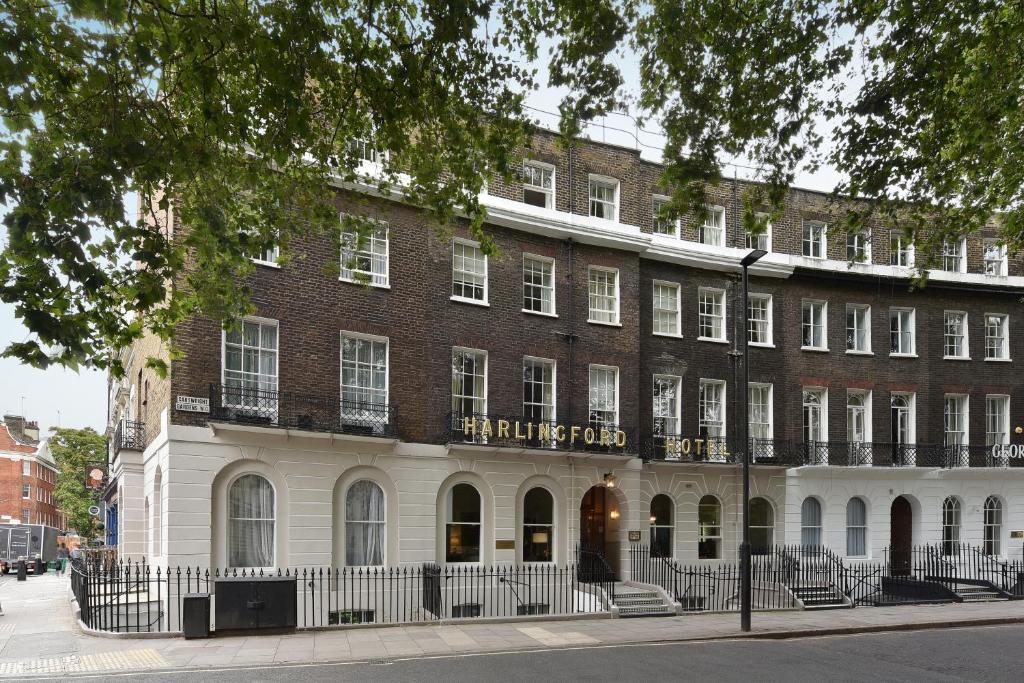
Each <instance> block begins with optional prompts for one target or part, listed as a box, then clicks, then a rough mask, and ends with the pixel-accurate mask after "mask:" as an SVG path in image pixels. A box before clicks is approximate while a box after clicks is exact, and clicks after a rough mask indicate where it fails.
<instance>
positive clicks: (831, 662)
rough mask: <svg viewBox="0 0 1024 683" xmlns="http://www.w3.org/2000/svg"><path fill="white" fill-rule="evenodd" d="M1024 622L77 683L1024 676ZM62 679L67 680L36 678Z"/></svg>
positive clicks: (983, 678) (197, 672)
mask: <svg viewBox="0 0 1024 683" xmlns="http://www.w3.org/2000/svg"><path fill="white" fill-rule="evenodd" d="M1022 646H1024V626H1020V625H1014V626H993V627H983V628H962V629H943V630H930V631H914V632H894V633H875V634H865V635H859V636H826V637H820V638H801V639H794V640H781V641H779V640H745V641H738V640H732V641H708V642H690V643H677V644H665V645H643V646H632V647H630V646H609V647H586V648H572V649H560V650H545V651H540V652H538V651H532V652H511V653H500V654H488V655H475V656H460V657H435V658H415V659H399V660H396V661H393V662H387V661H381V662H376V663H365V662H364V663H357V664H338V665H329V664H328V665H321V664H317V665H295V666H275V667H266V666H261V667H258V668H252V669H246V668H241V669H210V670H190V671H173V672H171V671H167V672H152V673H146V674H124V675H110V674H102V675H100V674H97V675H78V676H75V680H76V681H89V680H104V681H112V682H119V681H140V682H141V681H145V682H146V683H163V682H165V681H166V682H167V683H183V682H185V681H188V682H190V683H191V682H192V681H217V682H218V683H260V682H262V681H268V682H269V681H273V682H278V681H287V682H288V683H306V682H313V681H529V682H530V683H537V682H539V681H569V680H573V681H609V680H613V681H656V680H676V681H678V680H693V681H716V682H718V681H737V682H742V683H751V682H752V681H786V682H787V683H791V682H794V681H813V682H814V683H820V682H821V681H829V682H830V683H831V682H832V681H1021V680H1024V656H1022ZM33 680H64V679H56V678H51V679H46V678H43V679H39V678H37V679H33Z"/></svg>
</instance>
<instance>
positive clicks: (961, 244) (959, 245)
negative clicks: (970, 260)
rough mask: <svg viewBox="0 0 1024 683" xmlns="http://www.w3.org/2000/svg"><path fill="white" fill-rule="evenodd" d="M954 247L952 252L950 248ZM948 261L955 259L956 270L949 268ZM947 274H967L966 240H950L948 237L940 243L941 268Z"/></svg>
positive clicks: (961, 238)
mask: <svg viewBox="0 0 1024 683" xmlns="http://www.w3.org/2000/svg"><path fill="white" fill-rule="evenodd" d="M952 246H955V247H956V250H955V251H954V250H953V249H952V248H951V247H952ZM949 259H956V268H950V267H949V266H950V261H949ZM941 270H944V271H946V272H948V273H966V272H967V238H966V237H958V238H956V240H950V239H949V238H948V237H947V238H946V239H944V240H943V241H942V268H941Z"/></svg>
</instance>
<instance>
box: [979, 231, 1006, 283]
mask: <svg viewBox="0 0 1024 683" xmlns="http://www.w3.org/2000/svg"><path fill="white" fill-rule="evenodd" d="M989 247H995V248H996V251H997V252H998V258H995V259H992V258H989V254H988V250H989ZM981 259H982V272H983V273H984V274H985V275H988V276H989V277H1006V275H1007V265H1008V264H1007V257H1006V245H1005V244H1000V242H999V240H996V239H986V240H984V241H983V242H982V247H981ZM993 264H994V265H995V268H994V269H993V268H992V266H993Z"/></svg>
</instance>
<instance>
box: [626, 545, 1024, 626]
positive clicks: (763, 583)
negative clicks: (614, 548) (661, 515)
mask: <svg viewBox="0 0 1024 683" xmlns="http://www.w3.org/2000/svg"><path fill="white" fill-rule="evenodd" d="M629 556H630V569H631V578H632V579H633V580H634V581H640V582H643V583H651V584H655V585H658V586H661V587H662V588H664V589H665V590H666V591H668V593H669V594H670V595H672V596H674V598H675V599H676V600H677V601H678V602H679V603H680V604H681V605H682V607H683V609H684V610H687V611H713V612H718V611H732V610H737V609H739V583H738V582H739V576H740V574H739V572H740V565H739V562H738V561H736V560H734V559H733V560H709V561H706V562H702V563H700V564H697V563H694V564H683V563H680V562H678V561H676V560H674V559H671V558H664V557H657V553H654V554H652V553H651V550H650V548H649V547H648V546H647V545H643V544H636V545H631V546H630V549H629ZM751 573H752V579H753V584H752V585H753V586H754V591H753V595H752V598H753V608H754V609H758V610H764V609H781V608H786V607H792V606H795V601H794V600H792V598H793V597H795V596H800V595H802V594H803V595H806V594H808V593H810V594H811V595H816V596H818V597H819V598H820V596H821V595H822V594H828V595H831V596H833V597H835V598H836V600H837V601H843V600H845V601H848V602H849V603H852V604H854V605H899V604H908V603H926V602H955V601H957V600H959V599H961V598H959V597H958V595H957V592H956V590H957V589H958V588H962V587H964V586H967V587H971V586H974V587H979V586H981V587H988V588H991V589H992V590H993V591H994V592H995V593H997V594H999V595H1002V596H1003V597H1007V598H1012V599H1024V561H1022V560H1019V559H1018V560H1009V559H1006V558H1001V557H996V556H992V555H988V554H985V553H984V552H983V549H982V548H979V547H977V546H970V545H966V544H959V543H957V544H948V543H947V544H941V543H940V544H935V545H925V546H914V547H912V548H886V549H885V550H884V551H883V553H882V558H881V560H880V561H879V560H868V559H865V560H860V559H856V558H854V559H851V558H843V557H840V556H839V555H837V554H836V553H834V552H833V551H831V550H829V549H828V548H825V547H822V546H776V547H773V548H771V549H768V550H766V551H765V552H763V553H762V554H759V555H755V556H753V557H752V558H751Z"/></svg>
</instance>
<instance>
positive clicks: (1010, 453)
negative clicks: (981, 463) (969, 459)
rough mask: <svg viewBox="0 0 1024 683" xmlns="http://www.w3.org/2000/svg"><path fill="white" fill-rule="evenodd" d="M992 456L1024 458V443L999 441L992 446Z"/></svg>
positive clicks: (998, 457) (997, 457)
mask: <svg viewBox="0 0 1024 683" xmlns="http://www.w3.org/2000/svg"><path fill="white" fill-rule="evenodd" d="M992 457H993V458H996V459H1001V458H1002V459H1005V458H1014V459H1018V458H1024V444H1012V445H1011V444H1008V443H997V444H994V445H993V446H992Z"/></svg>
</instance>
